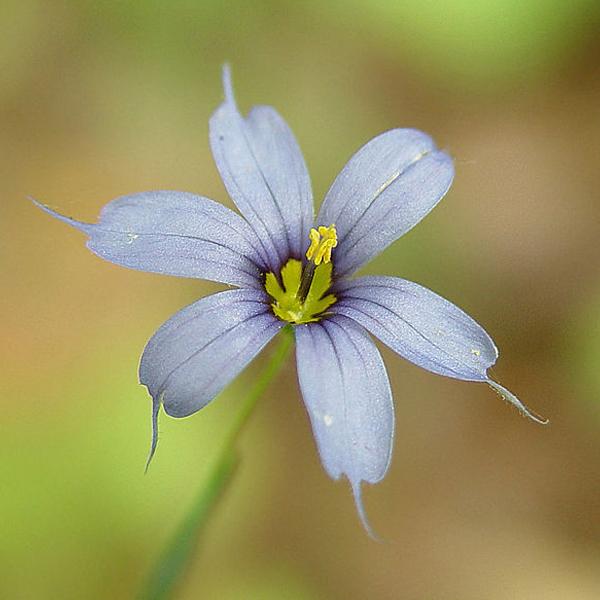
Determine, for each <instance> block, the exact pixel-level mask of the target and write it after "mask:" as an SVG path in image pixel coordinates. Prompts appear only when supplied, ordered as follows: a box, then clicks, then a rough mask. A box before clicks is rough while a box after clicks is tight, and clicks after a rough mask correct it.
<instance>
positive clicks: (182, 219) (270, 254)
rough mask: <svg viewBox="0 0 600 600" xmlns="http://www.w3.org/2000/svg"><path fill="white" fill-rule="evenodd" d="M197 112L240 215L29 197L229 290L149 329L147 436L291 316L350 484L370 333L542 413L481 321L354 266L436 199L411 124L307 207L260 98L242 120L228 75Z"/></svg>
mask: <svg viewBox="0 0 600 600" xmlns="http://www.w3.org/2000/svg"><path fill="white" fill-rule="evenodd" d="M223 85H224V90H225V100H224V102H223V103H222V104H221V105H220V106H219V108H218V109H217V110H216V111H215V113H214V114H213V116H212V117H211V119H210V128H209V129H210V136H209V137H210V145H211V148H212V152H213V156H214V159H215V162H216V165H217V168H218V170H219V172H220V174H221V177H222V179H223V182H224V184H225V187H226V188H227V191H228V192H229V195H230V196H231V198H232V199H233V201H234V203H235V204H236V206H237V208H238V210H239V212H240V213H241V215H240V214H238V213H236V212H233V211H231V210H229V209H227V208H225V207H224V206H222V205H220V204H218V203H216V202H214V201H212V200H209V199H208V198H204V197H201V196H195V195H193V194H189V193H185V192H172V191H158V192H145V193H141V194H134V195H131V196H124V197H122V198H118V199H116V200H114V201H112V202H110V203H109V204H107V205H106V206H105V207H104V208H103V209H102V212H101V214H100V219H99V221H98V223H96V224H90V223H83V222H81V221H77V220H75V219H71V218H69V217H66V216H63V215H61V214H59V213H57V212H55V211H53V210H51V209H50V208H48V207H47V206H43V205H39V206H40V207H41V208H42V209H43V210H45V211H46V212H48V213H49V214H51V215H52V216H54V217H56V218H57V219H60V220H61V221H64V222H66V223H68V224H69V225H71V226H73V227H75V228H76V229H78V230H80V231H82V232H83V233H85V234H86V235H87V236H88V238H89V239H88V242H87V245H88V247H89V248H90V249H91V250H92V251H93V252H95V253H96V254H97V255H99V256H100V257H102V258H104V259H105V260H109V261H111V262H114V263H117V264H120V265H123V266H125V267H129V268H132V269H139V270H143V271H152V272H156V273H163V274H168V275H175V276H180V277H195V278H201V279H209V280H212V281H216V282H220V283H224V284H226V285H229V286H232V287H233V288H235V289H230V290H227V291H223V292H219V293H217V294H214V295H212V296H208V297H205V298H202V299H200V300H198V301H197V302H195V303H193V304H191V305H190V306H188V307H187V308H184V309H183V310H181V311H180V312H178V313H177V314H175V315H174V316H173V317H172V318H171V319H169V320H168V321H167V322H166V323H164V324H163V325H162V326H161V327H160V328H159V329H158V331H157V332H156V333H155V334H154V335H153V336H152V338H151V339H150V341H149V342H148V344H147V345H146V348H145V349H144V353H143V355H142V359H141V364H140V370H139V376H140V381H141V383H143V384H144V385H145V386H146V387H147V388H148V391H149V392H150V395H151V396H152V400H153V407H152V425H153V436H152V449H151V453H150V456H152V455H153V454H154V451H155V449H156V444H157V441H158V433H157V431H158V428H157V423H158V417H159V412H160V409H161V408H164V410H165V412H166V413H167V414H169V415H170V416H172V417H186V416H188V415H191V414H193V413H195V412H196V411H198V410H200V409H201V408H203V407H204V406H206V405H207V404H208V403H209V402H210V401H211V400H213V398H215V396H217V395H218V394H219V392H220V391H221V390H222V389H223V388H224V387H225V386H226V385H227V384H228V383H229V382H230V381H231V380H232V379H233V378H235V377H236V376H237V375H238V373H240V372H241V371H242V370H243V369H244V368H245V367H246V365H247V364H248V363H249V362H250V361H251V360H252V359H253V358H254V357H255V356H256V355H257V354H258V353H259V352H260V351H261V350H262V349H263V348H264V347H265V346H266V345H267V344H268V342H269V341H270V340H271V339H272V338H273V337H275V335H276V334H277V333H278V332H279V331H280V330H281V329H282V328H284V327H293V329H294V333H295V340H296V361H297V369H298V379H299V382H300V389H301V392H302V397H303V400H304V403H305V405H306V409H307V412H308V415H309V418H310V421H311V424H312V428H313V433H314V436H315V439H316V442H317V447H318V450H319V453H320V456H321V460H322V463H323V466H324V467H325V470H326V471H327V473H328V474H329V475H330V476H331V477H332V478H334V479H339V478H340V477H341V476H345V477H346V478H347V479H348V480H349V482H350V485H351V487H352V491H353V493H354V498H355V501H356V506H357V508H358V512H359V515H360V517H361V519H362V521H363V524H364V525H365V527H366V529H367V531H370V528H369V526H368V524H367V520H366V517H365V512H364V508H363V504H362V501H361V486H362V483H363V482H367V483H377V482H378V481H381V479H382V478H383V477H384V476H385V474H386V472H387V469H388V466H389V463H390V458H391V452H392V445H393V436H394V408H393V403H392V394H391V390H390V385H389V381H388V376H387V372H386V369H385V366H384V364H383V361H382V359H381V356H380V354H379V351H378V350H377V347H376V346H375V344H374V342H373V340H372V339H371V337H370V335H369V334H371V335H373V336H375V337H377V338H379V339H380V340H381V341H382V342H383V343H384V344H386V345H387V346H388V347H390V348H391V349H392V350H394V351H395V352H396V353H398V354H399V355H400V356H402V357H404V358H405V359H407V360H409V361H411V362H413V363H415V364H417V365H418V366H420V367H423V368H424V369H427V370H429V371H432V372H433V373H437V374H439V375H444V376H446V377H453V378H455V379H461V380H465V381H473V382H479V383H485V384H488V385H490V386H491V387H492V388H493V389H494V390H495V391H496V392H498V393H499V394H500V396H501V397H502V398H504V399H505V400H506V401H507V402H509V403H511V404H512V405H514V406H515V407H516V408H517V409H518V410H519V411H520V412H521V413H522V414H524V415H526V416H528V417H529V418H531V419H533V420H534V421H537V422H539V423H545V422H546V421H545V420H544V419H542V418H541V417H538V416H537V415H536V414H535V413H533V412H531V411H530V410H529V409H528V408H527V407H526V406H525V405H524V404H523V403H522V402H521V401H520V400H519V399H518V398H517V397H516V396H515V395H514V394H513V393H512V392H510V391H508V390H507V389H506V388H504V387H502V386H501V385H500V384H498V383H497V382H495V381H493V380H492V379H491V378H490V377H489V375H488V369H489V368H490V367H491V366H492V365H493V364H494V363H495V362H496V359H497V358H498V350H497V349H496V346H495V345H494V342H493V341H492V339H491V338H490V336H489V335H488V334H487V333H486V332H485V330H484V329H483V328H482V327H481V326H480V325H478V324H477V323H476V322H475V321H474V320H473V319H472V318H471V317H469V316H468V315H467V314H465V313H464V312H463V311H462V310H460V309H459V308H457V307H456V306H454V305H453V304H451V303H450V302H448V301H447V300H445V299H444V298H441V297H440V296H438V295H437V294H435V293H433V292H431V291H430V290H428V289H426V288H424V287H422V286H420V285H418V284H416V283H412V282H410V281H407V280H405V279H400V278H398V277H390V276H385V277H373V276H369V277H357V278H355V277H354V274H355V273H356V271H357V270H358V269H360V268H361V267H362V266H364V265H365V264H366V263H367V262H369V261H370V260H371V259H372V258H373V257H374V256H376V255H377V254H379V253H380V252H382V251H383V250H384V249H385V248H386V247H387V246H389V245H390V244H391V243H393V242H394V241H396V240H397V239H398V238H399V237H401V236H402V235H404V234H405V233H406V232H407V231H409V230H410V229H412V228H413V227H414V226H415V225H416V224H417V223H418V222H419V221H421V219H423V218H424V217H425V216H426V215H427V214H428V213H429V212H430V211H431V210H432V209H433V208H434V207H435V206H436V205H437V203H438V202H439V201H440V200H441V199H442V198H443V197H444V195H445V194H446V192H447V191H448V189H449V188H450V185H451V183H452V179H453V177H454V166H453V164H452V159H451V158H450V156H449V155H448V154H447V153H446V152H444V151H442V150H440V149H438V148H437V146H436V145H435V143H434V141H433V140H432V139H431V138H430V137H429V136H428V135H426V134H425V133H423V132H421V131H417V130H415V129H393V130H391V131H386V132H384V133H382V134H380V135H378V136H377V137H375V138H374V139H372V140H371V141H370V142H368V143H367V144H365V145H364V146H363V147H362V148H361V149H360V150H359V151H358V152H357V153H356V154H355V155H354V156H352V158H351V159H350V160H349V161H348V163H347V164H346V166H345V167H344V168H343V169H342V171H341V172H340V174H339V175H338V177H337V178H336V179H335V181H334V182H333V184H332V186H331V188H330V189H329V191H328V192H327V194H326V196H325V199H324V200H323V203H322V204H321V208H320V210H319V213H318V215H317V217H316V219H315V218H314V212H313V199H312V191H311V184H310V178H309V175H308V171H307V169H306V165H305V163H304V159H303V157H302V153H301V151H300V148H299V147H298V144H297V142H296V140H295V138H294V136H293V134H292V132H291V130H290V129H289V127H288V126H287V124H286V123H285V121H284V120H283V119H282V118H281V117H280V116H279V114H278V113H277V112H276V111H275V110H274V109H273V108H271V107H268V106H258V107H254V108H253V109H252V110H251V111H250V113H249V114H248V116H247V117H243V116H242V115H241V114H240V112H239V110H238V107H237V104H236V101H235V98H234V93H233V86H232V82H231V75H230V72H229V69H228V68H225V69H224V72H223Z"/></svg>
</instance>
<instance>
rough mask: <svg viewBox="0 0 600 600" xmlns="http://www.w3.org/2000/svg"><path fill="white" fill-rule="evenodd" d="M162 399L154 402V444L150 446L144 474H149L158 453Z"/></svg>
mask: <svg viewBox="0 0 600 600" xmlns="http://www.w3.org/2000/svg"><path fill="white" fill-rule="evenodd" d="M160 404H161V401H160V399H159V400H158V401H155V400H153V401H152V442H151V444H150V452H149V454H148V458H147V459H146V467H145V468H144V473H147V472H148V468H149V467H150V463H151V462H152V458H153V457H154V453H155V452H156V446H157V444H158V413H159V412H160Z"/></svg>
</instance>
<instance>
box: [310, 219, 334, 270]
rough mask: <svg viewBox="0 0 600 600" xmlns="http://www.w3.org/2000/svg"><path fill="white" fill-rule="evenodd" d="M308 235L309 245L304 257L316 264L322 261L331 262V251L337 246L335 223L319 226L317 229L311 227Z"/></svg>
mask: <svg viewBox="0 0 600 600" xmlns="http://www.w3.org/2000/svg"><path fill="white" fill-rule="evenodd" d="M308 237H309V238H310V246H309V248H308V250H307V251H306V258H308V260H312V262H314V263H315V265H317V266H318V265H320V264H321V263H322V262H324V263H328V262H331V251H332V250H333V249H334V248H335V247H336V246H337V231H336V230H335V225H333V224H332V225H330V226H329V227H323V226H320V227H319V229H318V230H317V229H315V228H314V227H313V228H312V229H311V230H310V232H309V233H308Z"/></svg>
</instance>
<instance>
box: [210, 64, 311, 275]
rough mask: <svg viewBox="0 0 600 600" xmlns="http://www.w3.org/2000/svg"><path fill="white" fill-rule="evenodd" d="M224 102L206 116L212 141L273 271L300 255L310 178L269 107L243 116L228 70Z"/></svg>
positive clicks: (305, 234)
mask: <svg viewBox="0 0 600 600" xmlns="http://www.w3.org/2000/svg"><path fill="white" fill-rule="evenodd" d="M223 85H224V87H225V102H223V104H221V106H219V108H218V109H217V110H216V112H215V113H214V114H213V116H212V118H211V120H210V144H211V148H212V152H213V155H214V158H215V162H216V165H217V168H218V169H219V173H220V174H221V177H222V179H223V182H224V184H225V187H226V188H227V191H228V192H229V195H230V196H231V198H232V199H233V201H234V202H235V204H236V206H237V207H238V208H239V209H240V211H241V213H242V214H243V215H244V217H245V218H246V219H247V221H248V222H249V223H250V225H252V227H253V228H254V230H255V231H256V234H257V236H258V237H259V239H260V240H261V242H262V244H263V256H264V258H265V261H266V262H267V263H268V265H269V269H270V270H271V271H276V270H278V269H279V268H280V267H281V266H282V264H283V263H285V261H286V260H287V259H288V258H291V257H293V258H297V259H300V258H302V256H303V253H304V250H305V245H306V244H307V242H308V231H309V229H310V227H311V226H312V221H313V204H312V192H311V185H310V178H309V175H308V171H307V169H306V165H305V163H304V158H303V157H302V153H301V151H300V148H299V147H298V144H297V142H296V140H295V138H294V135H293V134H292V132H291V130H290V128H289V127H288V126H287V124H286V123H285V121H284V120H283V119H282V118H281V117H280V116H279V114H278V113H277V112H276V111H275V110H274V109H273V108H271V107H269V106H258V107H254V108H253V109H252V110H251V112H250V114H249V115H248V117H247V118H243V117H242V116H241V115H240V113H239V111H238V108H237V106H236V103H235V99H234V95H233V87H232V84H231V74H230V72H229V69H228V68H227V67H225V68H224V70H223Z"/></svg>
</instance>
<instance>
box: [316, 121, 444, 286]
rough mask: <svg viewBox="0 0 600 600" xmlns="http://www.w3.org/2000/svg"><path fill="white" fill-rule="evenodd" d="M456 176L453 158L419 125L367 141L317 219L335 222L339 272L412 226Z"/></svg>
mask: <svg viewBox="0 0 600 600" xmlns="http://www.w3.org/2000/svg"><path fill="white" fill-rule="evenodd" d="M453 176H454V167H453V165H452V159H451V158H450V157H449V156H448V155H447V154H446V153H445V152H442V151H440V150H438V149H437V148H436V146H435V144H434V142H433V140H432V139H431V138H430V137H429V136H428V135H426V134H424V133H422V132H421V131H417V130H415V129H394V130H392V131H386V132H385V133H382V134H381V135H379V136H377V137H376V138H374V139H372V140H371V141H370V142H368V143H367V144H366V145H365V146H363V147H362V148H361V149H360V150H359V151H358V152H357V153H356V154H355V155H354V156H353V157H352V158H351V159H350V160H349V161H348V163H347V164H346V166H345V167H344V168H343V169H342V171H341V173H340V174H339V175H338V177H337V179H336V180H335V181H334V183H333V185H332V186H331V188H330V190H329V192H328V193H327V196H326V197H325V200H324V201H323V205H322V206H321V210H320V212H319V216H318V218H317V223H318V224H319V225H330V224H332V223H334V224H335V225H336V228H337V232H338V246H337V248H336V249H335V250H334V254H333V262H334V265H335V272H336V274H337V275H338V276H345V275H349V274H351V273H352V272H354V271H356V269H358V268H359V267H361V266H362V265H363V264H365V263H366V262H368V261H369V260H371V259H372V258H373V257H374V256H376V255H377V254H379V253H380V252H381V251H382V250H384V249H385V248H386V247H387V246H388V245H389V244H391V243H392V242H394V241H395V240H397V239H398V238H399V237H400V236H401V235H403V234H405V233H406V232H407V231H408V230H409V229H411V228H412V227H414V226H415V225H416V224H417V223H418V222H419V221H420V220H421V219H422V218H423V217H424V216H425V215H426V214H427V213H429V211H430V210H431V209H432V208H433V207H434V206H435V205H436V204H437V203H438V202H439V201H440V200H441V199H442V198H443V196H444V194H445V193H446V192H447V191H448V188H449V187H450V184H451V183H452V178H453Z"/></svg>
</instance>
